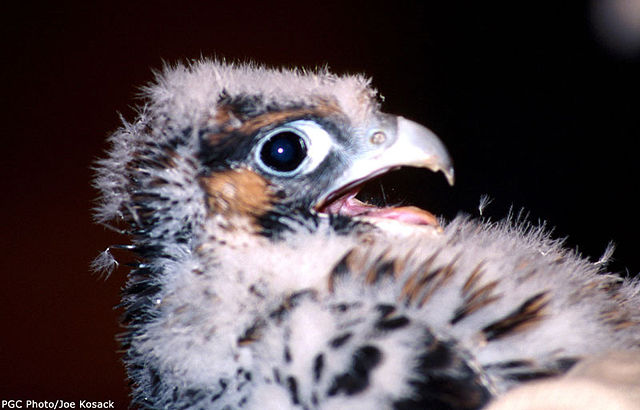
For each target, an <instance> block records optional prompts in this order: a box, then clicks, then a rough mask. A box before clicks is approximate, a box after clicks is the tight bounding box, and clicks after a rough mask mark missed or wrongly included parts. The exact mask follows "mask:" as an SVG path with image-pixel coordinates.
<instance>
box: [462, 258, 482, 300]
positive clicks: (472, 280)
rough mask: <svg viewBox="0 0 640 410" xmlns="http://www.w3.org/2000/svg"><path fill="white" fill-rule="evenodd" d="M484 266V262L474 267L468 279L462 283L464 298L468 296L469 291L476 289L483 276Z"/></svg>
mask: <svg viewBox="0 0 640 410" xmlns="http://www.w3.org/2000/svg"><path fill="white" fill-rule="evenodd" d="M484 264H485V263H484V262H480V263H478V264H477V265H476V267H475V268H473V270H472V271H471V273H470V274H469V277H468V278H467V280H466V281H465V282H464V285H463V286H462V296H464V297H466V296H468V295H469V292H471V290H472V289H474V288H475V287H476V285H477V283H478V282H479V280H480V278H481V277H482V275H483V274H484V270H483V268H484Z"/></svg>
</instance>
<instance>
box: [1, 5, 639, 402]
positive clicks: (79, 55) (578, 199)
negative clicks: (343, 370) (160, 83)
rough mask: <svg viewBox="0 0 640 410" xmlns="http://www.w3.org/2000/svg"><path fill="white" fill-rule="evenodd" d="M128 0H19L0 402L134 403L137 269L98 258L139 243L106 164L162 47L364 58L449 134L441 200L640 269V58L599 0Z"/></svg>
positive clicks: (5, 189) (178, 55)
mask: <svg viewBox="0 0 640 410" xmlns="http://www.w3.org/2000/svg"><path fill="white" fill-rule="evenodd" d="M130 3H131V4H117V3H114V2H95V3H94V2H77V3H64V2H50V4H48V5H36V4H33V5H25V6H22V8H21V9H20V10H3V12H2V19H3V20H4V21H2V24H1V28H0V30H2V33H1V34H2V42H3V47H2V52H3V54H2V56H3V62H2V67H1V68H0V70H1V72H2V78H1V79H0V81H2V90H3V92H2V104H3V107H2V110H1V111H2V117H3V118H2V120H1V124H2V178H1V182H0V183H1V187H0V188H1V189H0V192H1V193H2V201H1V204H2V205H1V206H2V237H1V240H2V242H1V243H0V246H1V247H0V251H1V252H2V257H1V258H0V265H1V269H0V272H1V273H2V286H0V303H1V306H0V315H1V316H0V317H1V318H2V321H1V323H0V324H1V326H2V327H1V329H2V336H1V338H0V366H1V371H0V399H68V400H79V399H90V400H107V399H111V400H115V401H116V403H117V405H118V406H119V407H124V406H125V405H126V402H127V387H126V383H125V381H124V371H123V369H122V365H121V363H119V354H118V353H116V350H117V348H118V347H117V344H116V342H115V341H114V334H116V333H117V332H119V331H121V329H119V327H118V322H117V317H118V315H119V312H118V311H117V310H113V308H112V307H113V306H114V305H116V304H117V301H118V292H119V288H120V287H121V286H122V284H123V283H124V275H125V269H120V270H118V271H116V272H115V273H114V274H113V275H112V276H111V277H110V278H109V279H108V280H106V281H105V280H102V279H101V278H100V277H98V276H96V275H91V274H90V273H89V269H88V266H89V263H90V261H91V260H92V258H93V257H95V256H96V255H97V254H98V253H99V252H100V251H101V250H103V249H104V248H105V247H106V246H107V245H109V244H113V243H122V242H123V239H121V238H119V237H117V235H115V234H113V233H111V232H109V231H107V230H105V229H104V228H102V227H100V226H96V225H93V224H92V222H91V214H90V208H91V207H92V206H93V202H92V201H93V198H94V197H95V196H96V193H95V192H94V191H93V190H92V188H91V187H90V179H91V170H90V166H91V163H92V161H94V159H95V158H97V157H99V156H100V155H101V153H102V152H103V150H104V149H105V148H106V144H105V142H104V141H105V137H106V136H107V135H108V134H109V132H111V131H113V130H115V129H116V128H117V127H118V125H119V119H118V115H117V112H121V113H122V114H123V115H124V116H125V117H127V118H128V119H132V117H133V110H132V109H131V106H132V105H133V104H134V103H135V96H136V95H137V93H138V88H137V87H138V86H140V85H143V84H145V83H146V82H148V81H150V80H151V78H152V75H151V69H155V68H159V67H161V65H162V61H167V62H175V61H176V60H180V59H186V58H198V57H200V56H201V55H202V56H218V57H225V58H227V59H229V60H236V59H241V60H244V59H252V60H255V61H259V62H264V63H267V64H270V65H286V66H300V65H301V66H316V65H323V64H328V65H329V66H330V67H331V69H332V70H333V71H335V72H338V73H345V72H349V73H354V72H364V73H366V74H367V75H368V76H371V77H373V79H374V85H375V87H376V88H377V89H378V90H380V92H381V94H382V95H384V97H385V103H384V107H385V110H386V111H388V112H392V113H398V114H402V115H404V116H406V117H408V118H411V119H413V120H416V121H418V122H420V123H422V124H425V125H427V126H428V127H430V128H431V129H432V130H434V131H435V132H436V133H437V134H438V135H439V136H440V137H441V138H442V140H443V141H444V142H445V144H446V145H447V146H448V148H449V150H450V153H451V155H452V157H453V158H454V161H455V164H456V175H457V182H456V186H455V187H454V188H452V189H445V188H443V187H442V186H439V183H437V182H436V183H434V185H436V187H435V188H434V189H433V191H432V192H433V193H434V194H433V195H431V196H429V195H427V196H429V198H427V199H425V200H426V201H427V202H429V201H431V202H433V203H434V204H435V205H433V206H435V207H436V210H438V211H439V212H442V213H443V214H445V215H446V216H448V217H451V216H453V215H455V214H456V213H457V212H458V211H459V210H461V211H464V212H466V213H470V214H473V215H477V213H478V211H477V205H478V202H479V199H480V196H481V195H483V194H488V195H489V196H490V197H492V198H493V203H492V204H491V205H490V206H489V208H488V210H487V213H488V215H490V216H491V217H492V218H501V217H503V216H505V215H506V214H507V213H508V211H509V208H510V207H511V206H513V207H514V209H516V210H518V209H520V208H524V209H525V210H526V211H527V212H528V213H529V215H530V219H531V220H532V221H534V222H536V221H538V220H545V221H547V224H548V226H549V227H554V235H555V236H556V237H565V236H568V239H567V245H568V246H569V247H571V248H577V249H578V250H579V251H580V252H581V253H582V254H583V255H585V256H586V257H589V258H591V259H594V260H595V259H597V258H598V257H599V256H600V254H601V253H602V252H603V251H604V249H605V247H606V245H607V243H608V242H609V241H614V242H616V243H617V245H618V249H617V252H616V254H615V258H616V260H615V261H614V262H613V263H612V264H611V265H610V268H611V269H612V270H613V271H615V272H618V273H621V274H623V275H635V274H636V273H637V272H638V271H640V262H639V260H638V259H637V258H636V257H635V250H634V246H635V244H636V242H637V240H636V239H635V237H634V236H633V234H635V233H636V231H637V228H638V223H637V220H636V214H635V211H636V209H637V198H636V195H637V191H638V182H637V177H638V170H637V169H638V168H637V165H636V158H637V153H636V141H635V139H636V138H637V137H638V136H639V135H640V133H639V131H640V126H639V121H638V112H640V111H639V110H638V105H639V104H638V97H639V96H640V94H639V93H638V91H640V90H639V86H638V80H637V78H638V73H639V72H640V71H639V68H640V61H639V59H638V56H637V55H636V56H635V57H634V56H626V57H623V56H620V55H616V54H615V53H612V52H611V51H609V50H607V49H606V48H605V47H603V46H602V42H600V41H599V38H598V36H599V35H598V34H597V32H595V31H594V30H592V26H591V19H590V11H589V7H588V5H589V3H588V2H581V1H572V2H560V1H537V2H512V3H514V4H515V3H517V5H510V6H504V5H502V6H498V5H495V4H494V5H492V6H488V5H486V3H487V2H468V3H463V2H444V1H443V2H428V1H426V2H423V3H420V4H418V3H405V2H399V1H397V2H380V3H375V2H360V3H355V2H352V3H342V2H335V3H330V2H313V3H312V4H311V3H309V4H307V3H303V2H288V3H286V2H275V3H269V2H246V1H243V2H237V5H232V4H230V3H231V2H215V1H210V2H206V3H204V2H203V3H196V2H182V3H181V4H180V5H178V2H130ZM445 3H446V4H448V5H446V6H445V5H443V4H445ZM440 185H443V184H440ZM429 192H431V191H429Z"/></svg>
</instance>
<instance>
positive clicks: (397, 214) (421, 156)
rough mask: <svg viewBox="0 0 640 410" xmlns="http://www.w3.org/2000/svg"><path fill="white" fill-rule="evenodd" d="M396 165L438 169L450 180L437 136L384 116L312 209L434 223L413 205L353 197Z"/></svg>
mask: <svg viewBox="0 0 640 410" xmlns="http://www.w3.org/2000/svg"><path fill="white" fill-rule="evenodd" d="M400 167H417V168H427V169H429V170H431V171H433V172H438V171H440V172H442V173H443V174H444V176H445V178H446V179H447V181H448V182H449V184H450V185H453V183H454V171H453V165H452V162H451V159H450V158H449V154H448V153H447V150H446V148H445V147H444V145H443V144H442V142H441V141H440V140H439V139H438V137H437V136H436V135H435V134H434V133H433V132H431V131H430V130H428V129H427V128H425V127H423V126H422V125H420V124H418V123H415V122H413V121H410V120H407V119H406V118H403V117H392V116H388V117H387V121H386V125H385V126H384V127H382V128H380V129H378V130H376V131H373V132H371V134H370V135H369V138H368V141H367V145H366V147H365V148H364V149H363V150H362V152H360V153H358V154H357V155H354V158H352V162H351V166H349V167H348V169H347V170H346V172H344V173H343V174H342V175H341V176H340V177H339V178H337V179H336V180H335V181H334V183H333V184H331V186H330V187H329V189H328V190H327V193H326V194H325V195H324V196H323V197H321V199H320V201H319V202H318V204H317V205H316V206H315V207H314V208H315V210H316V211H318V212H320V213H325V214H328V213H334V214H343V215H349V216H352V217H364V218H367V219H376V220H380V219H386V220H389V219H393V220H399V221H401V222H405V223H410V224H417V225H435V226H437V222H436V218H435V216H433V215H432V214H431V213H429V212H428V211H425V210H422V209H419V208H416V207H414V206H406V207H396V208H393V207H386V208H378V207H376V206H374V205H370V204H367V203H364V202H361V201H360V200H358V199H356V198H355V196H356V195H357V194H358V192H359V190H360V188H361V187H362V185H363V184H364V183H365V182H366V181H369V180H371V179H372V178H375V177H377V176H379V175H381V174H384V173H387V172H390V171H392V170H394V169H397V168H400Z"/></svg>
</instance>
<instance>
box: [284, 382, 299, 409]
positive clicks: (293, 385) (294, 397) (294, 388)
mask: <svg viewBox="0 0 640 410" xmlns="http://www.w3.org/2000/svg"><path fill="white" fill-rule="evenodd" d="M287 387H288V388H289V394H291V402H292V403H293V404H300V397H299V396H298V382H297V381H296V379H295V378H294V377H293V376H289V377H287Z"/></svg>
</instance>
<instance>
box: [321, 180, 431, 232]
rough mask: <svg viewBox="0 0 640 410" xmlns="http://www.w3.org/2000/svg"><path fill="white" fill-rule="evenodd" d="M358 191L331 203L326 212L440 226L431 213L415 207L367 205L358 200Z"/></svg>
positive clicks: (355, 190)
mask: <svg viewBox="0 0 640 410" xmlns="http://www.w3.org/2000/svg"><path fill="white" fill-rule="evenodd" d="M358 191H359V189H358V188H354V189H352V190H351V191H349V192H347V193H346V194H345V195H343V196H341V197H340V198H338V199H336V200H335V201H333V202H331V203H330V204H329V205H328V206H327V207H326V209H325V212H329V213H333V214H342V215H349V216H367V217H374V218H383V219H394V220H397V221H401V222H405V223H409V224H414V225H433V226H438V221H437V220H436V217H435V216H434V215H433V214H432V213H431V212H428V211H425V210H423V209H420V208H418V207H415V206H400V207H395V208H394V207H386V208H378V207H377V206H374V205H371V204H367V203H365V202H362V201H360V200H359V199H356V195H357V194H358Z"/></svg>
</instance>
